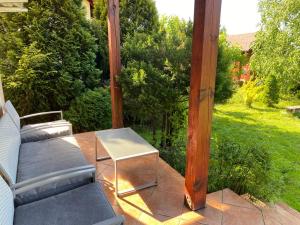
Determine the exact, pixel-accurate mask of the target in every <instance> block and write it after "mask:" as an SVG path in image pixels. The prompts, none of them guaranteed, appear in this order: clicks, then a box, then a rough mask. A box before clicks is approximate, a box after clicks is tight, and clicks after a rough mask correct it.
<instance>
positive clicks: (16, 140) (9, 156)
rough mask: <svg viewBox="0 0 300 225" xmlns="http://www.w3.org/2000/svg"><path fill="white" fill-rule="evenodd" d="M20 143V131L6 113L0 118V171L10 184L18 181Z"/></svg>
mask: <svg viewBox="0 0 300 225" xmlns="http://www.w3.org/2000/svg"><path fill="white" fill-rule="evenodd" d="M20 145H21V137H20V132H19V130H18V129H17V128H16V126H15V124H14V122H13V121H12V119H11V118H10V116H9V115H8V113H5V114H4V115H3V116H2V117H1V118H0V172H1V173H2V174H3V175H4V176H5V179H6V180H7V181H8V182H9V184H10V185H12V184H15V183H16V176H17V167H18V159H19V149H20Z"/></svg>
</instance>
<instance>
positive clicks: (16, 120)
mask: <svg viewBox="0 0 300 225" xmlns="http://www.w3.org/2000/svg"><path fill="white" fill-rule="evenodd" d="M4 109H5V111H6V112H7V113H8V114H9V115H10V117H11V119H12V120H13V122H14V124H15V125H16V127H17V128H18V129H19V130H20V129H21V121H20V116H19V114H18V112H17V110H16V109H15V107H14V106H13V104H12V103H11V101H9V100H8V101H7V102H6V103H5V105H4Z"/></svg>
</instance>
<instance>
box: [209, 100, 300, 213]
mask: <svg viewBox="0 0 300 225" xmlns="http://www.w3.org/2000/svg"><path fill="white" fill-rule="evenodd" d="M289 104H291V103H281V104H279V107H278V108H267V107H264V106H262V105H254V106H253V108H247V107H246V106H244V105H243V104H235V103H228V104H224V105H217V106H216V107H215V112H214V119H213V137H214V138H215V137H216V136H221V137H231V138H232V139H233V140H236V141H238V142H239V143H242V144H244V145H247V144H251V143H257V144H260V145H262V146H263V147H265V148H266V149H268V150H269V151H270V153H271V156H272V159H273V163H274V167H275V170H274V173H275V175H276V176H277V177H280V176H285V177H286V178H287V179H286V182H285V187H284V190H283V193H282V195H281V199H280V200H282V201H284V202H286V203H287V204H289V205H290V206H291V207H293V208H295V209H297V210H298V211H300V119H299V117H297V116H293V115H291V114H288V113H287V112H286V111H285V109H284V107H285V106H286V105H289ZM298 104H299V103H298Z"/></svg>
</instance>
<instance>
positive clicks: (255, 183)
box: [209, 139, 280, 200]
mask: <svg viewBox="0 0 300 225" xmlns="http://www.w3.org/2000/svg"><path fill="white" fill-rule="evenodd" d="M271 168H272V166H271V158H270V154H269V153H268V152H267V151H266V150H265V149H264V148H262V147H260V146H258V145H255V144H253V145H251V146H242V145H240V144H238V143H235V142H232V141H230V140H228V139H222V140H217V141H216V143H215V146H214V149H213V151H212V153H211V160H210V169H209V192H213V191H217V190H221V189H224V188H230V189H231V190H233V191H234V192H236V193H237V194H245V193H249V194H250V195H251V196H254V197H256V198H258V199H260V200H271V199H274V198H275V197H276V196H277V192H278V191H279V190H280V186H279V185H280V181H279V180H276V182H275V180H274V179H273V177H272V173H271V172H272V169H271ZM275 183H276V184H277V185H275Z"/></svg>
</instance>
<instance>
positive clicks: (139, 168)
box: [75, 132, 300, 225]
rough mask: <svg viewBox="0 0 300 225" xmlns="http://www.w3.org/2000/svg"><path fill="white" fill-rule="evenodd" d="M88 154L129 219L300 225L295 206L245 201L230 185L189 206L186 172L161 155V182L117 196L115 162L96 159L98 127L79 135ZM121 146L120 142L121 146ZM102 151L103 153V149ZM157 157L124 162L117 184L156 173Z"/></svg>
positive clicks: (185, 224)
mask: <svg viewBox="0 0 300 225" xmlns="http://www.w3.org/2000/svg"><path fill="white" fill-rule="evenodd" d="M75 137H76V139H77V141H78V143H79V145H80V147H81V149H82V151H83V153H84V154H85V156H86V158H87V159H88V160H89V161H90V162H91V163H93V164H95V165H96V168H97V180H98V181H100V183H101V184H102V187H103V189H104V191H105V193H106V195H107V197H108V199H109V201H110V203H111V204H112V206H113V208H114V210H115V212H116V213H117V214H122V215H124V216H125V219H126V223H125V224H128V225H140V224H147V225H148V224H150V225H155V224H172V225H173V224H174V225H196V224H206V225H208V224H209V225H277V224H278V225H299V224H300V217H299V214H298V213H297V212H293V211H287V210H285V209H284V208H282V207H280V206H277V205H274V206H267V205H264V204H263V205H259V206H255V205H254V204H252V203H250V202H249V201H247V200H246V199H245V198H242V197H241V196H239V195H237V194H235V193H234V192H232V191H231V190H229V189H224V190H221V191H218V192H215V193H211V194H208V196H207V207H206V208H205V209H202V210H198V211H195V212H193V211H190V210H189V209H187V208H186V207H185V206H184V204H183V199H184V197H183V196H184V178H183V177H182V176H181V175H180V174H179V173H178V172H177V171H175V170H174V169H173V168H171V167H170V166H169V165H168V164H167V163H166V162H165V161H163V160H162V159H160V161H159V179H158V186H156V187H152V188H148V189H145V190H142V191H138V192H135V193H132V194H128V195H126V196H122V197H116V196H115V193H114V181H115V178H114V166H113V163H112V161H111V160H105V161H101V162H96V161H95V141H96V139H95V133H94V132H89V133H82V134H77V135H75ZM120 148H122V146H120ZM101 154H105V153H104V152H102V153H101ZM154 162H155V159H154V157H153V158H151V157H149V156H147V157H143V158H139V159H131V160H127V161H123V162H121V163H120V167H119V168H120V177H119V182H120V183H119V185H120V190H122V188H124V189H126V188H130V187H132V186H133V185H141V184H144V183H145V182H147V181H149V180H150V181H151V179H154V177H155V172H154V171H155V168H154V166H155V163H154Z"/></svg>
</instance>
